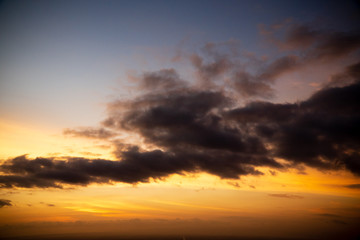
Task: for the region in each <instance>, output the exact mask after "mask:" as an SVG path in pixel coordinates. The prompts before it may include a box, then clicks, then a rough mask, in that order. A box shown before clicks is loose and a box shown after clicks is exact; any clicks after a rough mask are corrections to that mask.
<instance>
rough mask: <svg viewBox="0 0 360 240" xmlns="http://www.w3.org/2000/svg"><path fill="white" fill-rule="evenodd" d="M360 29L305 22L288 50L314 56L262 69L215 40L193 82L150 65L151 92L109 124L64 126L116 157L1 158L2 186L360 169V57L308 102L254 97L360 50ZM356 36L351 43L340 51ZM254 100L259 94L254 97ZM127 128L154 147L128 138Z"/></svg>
mask: <svg viewBox="0 0 360 240" xmlns="http://www.w3.org/2000/svg"><path fill="white" fill-rule="evenodd" d="M356 36H357V35H356V34H354V33H346V34H345V33H338V34H335V33H331V34H330V33H328V32H326V33H325V32H322V31H317V30H313V29H311V28H309V27H306V26H295V27H293V28H292V29H290V31H289V33H288V35H287V36H286V37H285V40H284V41H285V42H287V44H288V45H289V46H288V48H290V47H292V48H294V47H296V49H297V50H299V49H304V48H306V50H304V54H303V55H301V54H300V55H299V54H297V53H294V52H293V53H292V54H291V55H285V56H280V57H278V58H276V59H275V60H273V61H266V60H263V61H258V63H259V66H258V67H257V68H256V71H249V70H247V69H246V67H243V65H242V64H241V61H240V60H239V58H238V57H239V55H238V53H234V52H233V51H230V52H229V51H228V52H226V53H223V52H221V51H220V50H219V49H217V47H216V45H214V44H208V45H207V46H206V47H205V48H204V53H203V54H202V55H201V54H195V55H191V60H192V64H193V66H194V67H195V70H196V71H197V74H198V76H199V77H200V81H197V82H196V83H194V84H192V85H191V84H190V82H186V81H184V80H183V79H182V78H181V77H180V75H179V74H178V73H177V72H176V71H175V70H174V69H163V70H160V71H155V72H147V73H145V74H143V75H142V76H141V77H140V78H138V79H137V80H138V82H139V89H141V92H140V93H141V94H138V95H136V97H134V98H133V99H127V100H116V101H113V102H111V103H109V105H108V117H107V118H106V119H105V120H104V121H103V122H102V123H101V124H102V127H100V128H78V129H66V130H65V131H64V133H65V134H68V135H72V136H82V137H88V138H96V139H102V140H104V141H109V143H110V144H112V145H113V147H114V149H115V150H114V156H115V157H116V160H115V161H110V160H105V159H85V158H69V157H62V158H61V159H55V158H35V159H29V158H27V157H26V156H19V157H16V158H13V159H9V160H7V161H5V162H3V163H2V164H1V165H0V171H1V172H2V173H3V174H2V175H0V186H1V187H4V188H14V187H15V188H16V187H24V188H31V187H40V188H48V187H53V188H62V187H63V186H64V185H66V184H68V185H80V186H85V185H88V184H91V183H100V184H110V183H112V182H124V183H138V182H148V181H149V180H150V179H162V178H164V177H167V176H169V175H171V174H186V173H194V172H207V173H209V174H213V175H216V176H218V177H220V178H228V179H237V178H239V177H241V176H244V175H262V174H263V173H262V172H261V171H260V170H259V169H260V168H259V167H269V168H272V169H278V170H282V171H286V170H287V169H288V168H297V169H302V168H303V167H304V166H309V167H313V168H317V169H321V170H339V169H346V170H348V171H350V172H352V173H353V174H355V175H360V152H359V149H360V105H359V102H360V83H359V66H358V65H359V64H358V63H354V61H353V63H352V64H351V65H350V66H348V67H347V68H346V69H344V70H343V71H342V72H340V73H339V74H338V75H335V76H333V78H332V79H331V81H330V83H329V84H327V85H326V86H325V87H324V88H323V89H321V90H319V91H317V92H316V93H314V94H313V95H312V96H311V97H310V98H308V99H306V100H303V101H299V102H297V103H283V104H280V103H272V102H266V101H259V100H256V98H255V100H254V98H253V97H256V96H260V97H262V98H266V97H270V96H272V95H273V89H272V84H274V83H275V82H276V80H277V78H279V77H280V76H282V75H283V74H285V73H287V72H289V71H293V70H294V69H296V68H298V67H299V66H301V65H302V64H304V62H305V60H307V59H308V60H309V59H310V60H309V61H310V62H311V61H313V60H314V59H322V58H323V57H324V56H328V57H329V58H336V57H335V55H336V56H337V57H338V58H339V57H343V56H344V54H347V53H350V52H353V51H356V50H357V49H358V45H357V37H356ZM346 42H347V43H349V44H350V45H349V46H346V47H344V49H343V48H341V49H339V48H340V47H339V46H340V45H341V44H342V43H346ZM311 59H312V60H311ZM239 61H240V62H239ZM248 97H249V98H250V99H251V100H252V101H244V98H246V99H247V100H249V98H248ZM244 102H246V104H244ZM123 132H128V133H129V134H131V135H132V136H134V137H137V138H138V140H139V142H141V143H142V144H144V145H142V144H140V143H139V144H138V146H137V145H134V143H132V144H131V143H129V142H127V141H126V139H124V140H122V141H120V138H118V136H119V134H122V133H123ZM150 149H151V150H150ZM279 158H280V159H282V160H283V161H281V163H280V161H279V160H278V159H279ZM272 172H274V171H272Z"/></svg>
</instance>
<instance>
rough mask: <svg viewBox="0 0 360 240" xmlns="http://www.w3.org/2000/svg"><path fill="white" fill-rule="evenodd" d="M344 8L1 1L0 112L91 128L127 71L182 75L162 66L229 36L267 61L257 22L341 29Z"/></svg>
mask: <svg viewBox="0 0 360 240" xmlns="http://www.w3.org/2000/svg"><path fill="white" fill-rule="evenodd" d="M354 6H355V5H354V3H353V2H351V1H350V2H346V1H345V2H343V1H341V3H340V2H336V1H305V2H304V1H150V2H148V1H65V2H64V1H3V2H2V3H1V5H0V7H1V8H0V32H1V38H0V79H1V90H0V91H1V92H0V94H1V105H0V107H1V115H2V116H3V117H5V118H6V119H8V120H11V121H17V122H22V121H24V119H26V120H25V121H26V122H28V123H32V124H41V125H54V126H57V127H61V126H63V125H65V126H63V127H66V126H69V125H70V126H75V125H82V124H83V125H89V124H94V123H96V122H98V121H99V120H100V119H101V118H102V116H103V114H104V111H105V110H104V109H105V108H104V106H103V104H105V103H106V102H107V101H108V100H109V98H111V97H113V96H116V95H118V96H121V95H124V94H125V95H126V94H127V92H126V90H125V88H124V85H127V84H128V83H127V75H128V73H129V72H131V71H136V72H140V73H141V72H143V71H148V70H159V69H162V68H164V67H177V68H182V65H184V64H181V63H173V62H170V61H167V60H168V59H171V58H172V57H173V56H174V55H175V54H176V51H177V49H179V48H182V49H188V50H189V51H197V50H198V49H199V48H200V47H201V46H202V45H203V44H205V43H207V42H224V41H228V40H230V39H233V40H236V41H238V42H239V46H240V47H241V49H242V50H246V51H248V52H254V53H256V54H257V55H261V54H274V52H273V51H272V49H271V48H269V47H268V46H266V44H265V43H264V41H263V39H262V38H261V36H260V35H259V24H265V25H271V24H277V23H281V22H283V21H284V20H286V19H290V18H291V19H293V21H295V22H314V23H318V24H322V25H323V26H326V27H327V28H337V29H346V28H351V24H349V21H350V22H351V14H349V13H351V11H352V9H353V8H354ZM334 11H336V14H334ZM349 19H350V20H349ZM352 27H354V26H352ZM176 64H177V65H176ZM184 69H186V68H185V67H184ZM186 74H187V73H184V75H186ZM114 89H115V91H114ZM119 89H120V91H119ZM69 115H71V118H69V117H68V116H69Z"/></svg>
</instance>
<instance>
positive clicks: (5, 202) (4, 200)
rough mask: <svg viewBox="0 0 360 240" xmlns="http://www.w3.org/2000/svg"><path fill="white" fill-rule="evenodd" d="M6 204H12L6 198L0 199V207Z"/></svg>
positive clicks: (9, 205)
mask: <svg viewBox="0 0 360 240" xmlns="http://www.w3.org/2000/svg"><path fill="white" fill-rule="evenodd" d="M6 206H8V207H11V206H12V204H11V201H10V200H7V199H0V208H2V207H6Z"/></svg>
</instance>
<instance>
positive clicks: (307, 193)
mask: <svg viewBox="0 0 360 240" xmlns="http://www.w3.org/2000/svg"><path fill="white" fill-rule="evenodd" d="M102 145H103V144H102V143H101V142H100V141H99V140H88V139H79V138H70V137H64V136H63V134H62V132H61V131H56V130H49V129H41V128H35V127H31V126H22V125H19V124H16V123H10V122H7V121H4V120H2V121H0V146H1V150H0V155H1V157H2V159H3V160H4V159H7V158H11V157H14V156H17V155H21V154H24V153H28V154H29V156H31V157H36V156H53V157H56V156H57V154H56V153H62V156H63V155H64V153H65V155H68V156H83V157H88V158H89V157H90V158H92V157H93V158H94V157H95V158H97V157H99V158H104V159H114V158H113V156H112V153H111V151H112V149H111V148H104V147H99V146H102ZM74 146H76V148H75V147H74ZM258 170H261V171H262V172H264V173H265V175H264V176H260V177H259V176H242V177H241V178H240V179H237V180H236V179H235V180H233V179H231V180H230V179H220V178H219V177H216V176H213V175H209V174H205V173H197V174H187V175H184V176H181V175H171V176H170V177H168V178H165V179H163V180H157V181H151V182H150V183H141V184H137V185H131V184H121V183H117V184H114V185H99V184H93V185H90V186H88V187H75V188H74V187H73V186H71V185H67V186H65V189H21V188H19V189H1V191H0V194H1V195H0V199H8V200H11V203H12V205H13V206H11V207H3V208H2V209H1V211H0V225H4V224H12V225H16V226H19V225H18V224H30V225H31V226H32V227H30V228H28V229H27V230H26V229H25V230H24V231H22V234H25V235H26V234H39V233H43V231H44V230H43V227H41V226H42V225H41V223H43V224H45V223H51V222H52V223H54V224H55V223H56V224H58V223H61V222H63V223H64V224H65V225H61V226H62V227H60V228H56V229H54V228H53V227H49V228H47V229H48V230H47V231H49V233H63V232H66V233H71V232H73V231H78V232H82V231H84V229H82V228H81V227H80V226H76V224H75V223H76V222H78V221H83V222H90V223H89V224H95V225H96V224H100V225H101V224H104V221H105V222H106V221H110V223H111V224H110V223H108V224H105V225H106V227H105V226H102V227H99V228H96V229H97V230H96V231H98V232H101V231H105V230H106V231H108V232H114V233H115V232H119V231H120V230H119V229H118V227H117V225H116V221H124V222H122V224H128V225H129V226H128V227H127V228H126V229H128V230H126V231H125V230H124V231H125V232H124V231H123V232H122V231H120V232H119V233H126V234H131V233H133V234H135V233H136V229H138V228H139V226H140V228H144V229H145V230H144V231H145V232H148V233H149V234H150V233H152V234H155V233H156V231H155V232H154V231H152V230H150V229H153V228H154V224H155V222H153V221H157V220H159V219H162V220H163V221H167V222H166V223H167V224H168V226H167V225H166V224H165V225H166V226H167V228H166V230H164V231H163V233H169V234H171V233H177V232H179V231H185V230H184V229H191V227H192V226H193V224H192V223H191V221H193V220H194V219H197V220H198V221H201V222H200V223H198V224H199V226H202V227H198V228H196V229H193V232H195V233H197V234H204V233H206V231H205V229H207V228H208V227H210V226H211V224H214V221H215V222H216V221H219V222H220V223H223V224H224V225H225V226H226V227H225V226H222V225H221V224H217V225H216V226H217V227H214V228H213V231H214V234H215V233H218V234H225V233H228V232H229V231H230V232H232V233H234V234H240V233H241V234H242V235H251V231H252V230H254V229H257V227H259V226H257V225H256V224H257V223H256V224H255V223H254V222H252V221H255V220H256V219H257V221H260V222H263V224H264V225H265V226H264V228H262V229H265V230H263V233H264V236H265V235H266V236H267V235H269V234H270V235H271V234H277V235H279V234H280V235H281V234H284V236H286V233H284V232H281V231H280V228H279V226H277V224H279V223H281V224H282V225H289V226H288V231H289V232H290V231H291V229H293V230H294V229H295V226H296V225H297V224H305V223H309V222H311V223H312V224H313V225H314V226H317V227H320V228H324V229H325V228H328V224H330V225H334V229H337V228H338V227H339V226H341V224H342V222H344V223H346V224H349V226H351V224H354V223H353V222H354V220H353V219H355V218H356V217H357V215H358V214H359V210H358V209H360V204H359V202H360V201H359V200H360V194H359V191H358V189H351V188H347V187H345V186H346V185H350V184H356V183H357V179H356V178H355V177H354V176H352V175H351V174H350V173H348V172H345V171H336V172H335V171H334V172H326V173H324V172H320V171H317V170H315V169H310V168H306V169H305V170H302V172H306V173H307V174H304V173H299V172H298V170H294V169H293V170H288V171H285V172H281V171H276V172H272V173H271V172H270V169H267V168H259V169H258ZM354 209H355V210H354ZM294 216H295V217H296V220H294ZM132 219H140V220H141V221H142V222H141V224H140V225H137V224H135V223H133V222H132ZM156 219H157V220H156ZM248 219H252V220H250V221H249V220H248ZM114 221H115V222H114ZM173 221H180V222H181V224H180V225H179V226H182V227H178V229H176V228H175V229H174V227H170V226H172V224H175V223H174V222H173ZM189 221H190V223H189ZM275 223H276V224H275ZM176 224H177V225H178V224H179V223H176ZM45 225H46V224H45ZM240 225H241V227H240ZM22 226H23V225H22ZM136 226H137V227H136ZM276 226H277V227H276ZM29 229H31V230H29ZM74 229H75V230H74ZM76 229H77V230H76ZM129 229H133V231H132V232H131V231H130V230H129ZM146 229H147V230H146ZM309 232H311V229H310V230H309ZM6 233H7V234H8V235H17V234H18V233H16V232H14V231H11V230H6ZM260 235H261V234H260Z"/></svg>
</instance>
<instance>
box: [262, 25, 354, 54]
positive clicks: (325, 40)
mask: <svg viewBox="0 0 360 240" xmlns="http://www.w3.org/2000/svg"><path fill="white" fill-rule="evenodd" d="M260 30H261V33H262V35H263V36H264V37H265V38H266V39H267V40H268V41H269V42H270V43H271V44H275V45H277V46H278V47H279V48H280V49H281V50H282V51H294V52H298V53H297V54H298V55H299V56H301V58H302V59H303V61H314V60H316V61H318V60H321V61H329V60H335V59H340V58H343V57H347V55H348V54H351V53H354V52H356V51H357V50H359V48H360V32H359V31H348V32H336V31H332V30H320V29H317V28H316V27H314V25H310V24H296V23H293V22H288V23H286V24H283V25H282V26H280V27H278V28H273V27H271V26H270V27H266V26H264V25H262V26H261V29H260ZM279 36H280V37H279Z"/></svg>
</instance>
